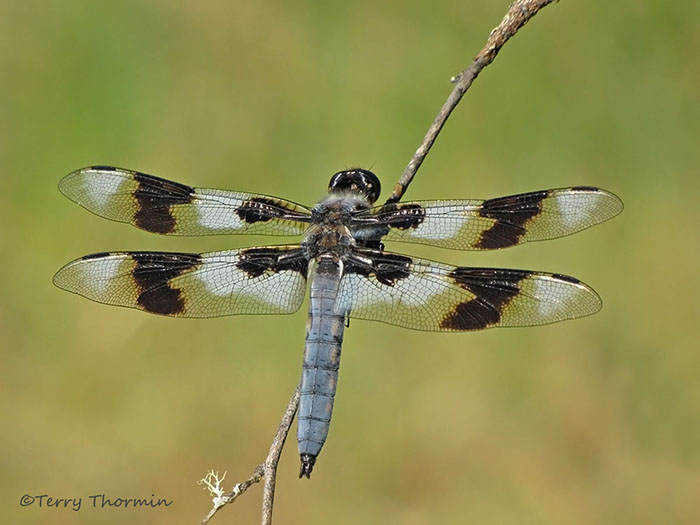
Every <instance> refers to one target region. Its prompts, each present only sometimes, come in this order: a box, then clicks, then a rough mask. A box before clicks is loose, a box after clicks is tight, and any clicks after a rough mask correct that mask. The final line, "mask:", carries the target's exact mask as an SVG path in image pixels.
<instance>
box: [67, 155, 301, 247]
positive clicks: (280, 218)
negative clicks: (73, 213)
mask: <svg viewBox="0 0 700 525" xmlns="http://www.w3.org/2000/svg"><path fill="white" fill-rule="evenodd" d="M58 187H59V189H60V190H61V192H62V193H63V194H64V195H65V196H66V197H68V198H69V199H71V200H73V201H75V202H77V203H78V204H80V205H81V206H83V207H84V208H86V209H87V210H89V211H91V212H93V213H95V214H97V215H100V216H101V217H105V218H107V219H111V220H114V221H119V222H126V223H129V224H132V225H134V226H136V227H137V228H140V229H142V230H146V231H149V232H153V233H161V234H169V235H213V234H258V235H299V234H302V233H303V232H304V231H305V230H306V228H307V226H308V223H309V222H310V220H311V212H310V210H309V209H308V208H305V207H304V206H301V205H299V204H295V203H293V202H289V201H285V200H282V199H278V198H276V197H269V196H265V195H255V194H251V193H238V192H233V191H225V190H217V189H207V188H193V187H191V186H186V185H185V184H180V183H177V182H172V181H169V180H166V179H161V178H159V177H154V176H152V175H146V174H145V173H140V172H137V171H130V170H125V169H120V168H113V167H111V166H93V167H90V168H83V169H81V170H78V171H74V172H73V173H71V174H69V175H67V176H66V177H64V178H63V180H61V182H60V183H59V186H58Z"/></svg>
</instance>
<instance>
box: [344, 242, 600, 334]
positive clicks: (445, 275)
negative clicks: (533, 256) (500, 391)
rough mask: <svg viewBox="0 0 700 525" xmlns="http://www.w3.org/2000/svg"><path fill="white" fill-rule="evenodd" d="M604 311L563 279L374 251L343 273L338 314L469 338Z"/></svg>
mask: <svg viewBox="0 0 700 525" xmlns="http://www.w3.org/2000/svg"><path fill="white" fill-rule="evenodd" d="M600 308H601V301H600V298H599V297H598V295H597V294H596V293H595V291H593V290H592V289H591V288H589V287H588V286H586V285H585V284H584V283H582V282H580V281H579V280H578V279H575V278H573V277H569V276H566V275H559V274H549V273H541V272H530V271H526V270H506V269H499V268H470V267H466V266H464V267H463V266H459V267H455V266H448V265H445V264H441V263H438V262H433V261H426V260H420V259H414V258H412V257H408V256H405V255H398V254H393V253H388V252H379V251H374V250H363V251H358V252H357V254H356V255H355V256H353V257H352V259H351V260H350V261H348V262H347V263H346V265H345V275H344V277H343V279H342V281H341V284H340V290H339V294H338V301H337V313H339V314H345V315H349V316H350V317H351V318H358V319H367V320H373V321H382V322H384V323H389V324H393V325H397V326H401V327H404V328H412V329H414V330H427V331H457V332H459V331H470V330H480V329H483V328H493V327H505V326H531V325H541V324H548V323H555V322H557V321H563V320H565V319H575V318H577V317H584V316H587V315H591V314H593V313H595V312H597V311H598V310H599V309H600Z"/></svg>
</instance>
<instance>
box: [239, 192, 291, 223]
mask: <svg viewBox="0 0 700 525" xmlns="http://www.w3.org/2000/svg"><path fill="white" fill-rule="evenodd" d="M236 213H237V214H238V216H239V217H240V218H241V220H242V221H243V222H247V223H249V224H252V223H254V222H265V221H269V220H272V219H281V218H283V217H284V212H283V211H282V210H281V209H280V204H279V203H278V202H276V201H274V200H272V199H266V198H264V197H254V198H252V199H250V200H248V201H245V202H244V203H243V204H241V206H240V208H238V210H236Z"/></svg>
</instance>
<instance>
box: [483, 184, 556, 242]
mask: <svg viewBox="0 0 700 525" xmlns="http://www.w3.org/2000/svg"><path fill="white" fill-rule="evenodd" d="M547 194H548V192H547V191H535V192H532V193H523V194H521V195H511V196H509V197H499V198H496V199H489V200H486V201H484V204H483V205H482V207H481V210H480V211H479V215H481V216H482V217H487V218H489V219H495V221H496V223H495V224H494V225H493V226H491V228H489V229H488V230H486V231H484V232H483V233H482V234H481V239H480V240H479V243H478V244H477V247H478V248H481V249H484V250H494V249H497V248H507V247H508V246H514V245H516V244H518V242H519V241H520V238H521V237H522V236H523V235H524V234H525V233H526V231H527V230H526V228H525V226H526V225H527V222H528V221H529V220H530V219H532V218H533V217H536V216H537V215H538V214H539V213H540V211H541V205H542V201H543V200H544V199H545V197H547Z"/></svg>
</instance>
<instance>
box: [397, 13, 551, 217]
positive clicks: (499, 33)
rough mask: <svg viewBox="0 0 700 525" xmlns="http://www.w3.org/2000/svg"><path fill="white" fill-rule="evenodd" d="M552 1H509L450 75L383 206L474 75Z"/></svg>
mask: <svg viewBox="0 0 700 525" xmlns="http://www.w3.org/2000/svg"><path fill="white" fill-rule="evenodd" d="M554 1H558V0H517V1H516V2H513V3H512V4H511V6H510V8H509V9H508V12H507V13H506V16H505V17H503V20H502V21H501V23H500V24H499V25H498V27H496V28H495V29H494V30H493V31H491V33H490V34H489V38H488V40H486V45H484V47H483V49H482V50H481V51H479V54H478V55H476V58H474V62H472V65H471V66H469V67H468V68H467V69H465V70H464V71H462V72H461V73H459V74H458V75H455V76H454V77H452V79H451V81H452V82H453V83H454V85H455V86H454V88H453V89H452V93H450V95H449V96H448V97H447V100H446V101H445V103H444V104H443V106H442V108H440V112H439V113H438V114H437V117H435V120H433V123H432V124H431V125H430V127H429V128H428V132H427V133H426V134H425V137H424V138H423V142H421V144H420V146H419V147H418V149H417V150H416V152H415V153H414V154H413V158H411V161H410V162H409V163H408V166H406V169H405V170H404V172H403V173H402V174H401V178H399V181H398V182H397V183H396V186H394V190H393V191H392V192H391V195H390V196H389V198H388V199H387V200H386V202H385V203H384V204H385V205H386V204H391V203H394V202H398V201H399V200H401V197H403V194H404V193H406V189H407V188H408V185H409V184H411V181H412V180H413V177H415V175H416V172H417V171H418V168H420V166H421V164H423V161H424V160H425V157H426V156H427V155H428V152H429V151H430V148H431V147H432V146H433V143H434V142H435V139H436V138H437V136H438V134H439V133H440V130H442V127H443V126H444V125H445V122H447V118H448V117H449V116H450V114H451V113H452V110H454V108H455V107H457V104H459V101H460V100H462V97H463V96H464V94H465V93H466V92H467V90H468V89H469V87H470V86H471V85H472V83H473V82H474V80H475V79H476V77H477V76H479V73H481V70H482V69H484V68H485V67H486V66H488V65H489V64H490V63H491V62H493V60H494V59H495V58H496V55H498V52H499V51H500V50H501V48H502V47H503V45H504V44H505V43H506V42H507V41H508V39H509V38H510V37H512V36H513V35H514V34H515V33H517V32H518V30H519V29H520V28H521V27H523V26H524V25H525V24H526V23H527V21H528V20H530V19H531V18H532V17H533V16H535V15H536V14H537V12H538V11H539V10H540V9H542V8H543V7H546V6H547V5H549V4H551V3H552V2H554Z"/></svg>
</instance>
